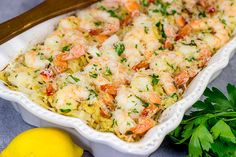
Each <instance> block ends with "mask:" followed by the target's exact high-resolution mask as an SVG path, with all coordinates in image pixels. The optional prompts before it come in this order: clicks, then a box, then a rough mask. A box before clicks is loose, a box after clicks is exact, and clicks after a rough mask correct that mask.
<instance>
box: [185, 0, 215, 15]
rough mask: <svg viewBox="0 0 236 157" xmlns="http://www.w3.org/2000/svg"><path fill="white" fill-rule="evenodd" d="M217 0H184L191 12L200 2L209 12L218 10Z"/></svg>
mask: <svg viewBox="0 0 236 157" xmlns="http://www.w3.org/2000/svg"><path fill="white" fill-rule="evenodd" d="M216 1H217V0H183V2H184V3H185V7H186V9H187V10H188V11H189V12H191V13H192V12H193V10H194V9H193V8H195V7H196V5H197V4H199V5H200V6H201V7H202V8H203V9H205V10H206V11H207V12H208V13H214V12H215V11H216V9H215V6H214V4H215V3H216Z"/></svg>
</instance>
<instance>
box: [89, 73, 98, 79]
mask: <svg viewBox="0 0 236 157" xmlns="http://www.w3.org/2000/svg"><path fill="white" fill-rule="evenodd" d="M89 76H90V77H92V78H97V77H98V74H96V73H90V74H89Z"/></svg>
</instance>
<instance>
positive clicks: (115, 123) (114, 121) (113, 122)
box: [111, 119, 118, 127]
mask: <svg viewBox="0 0 236 157" xmlns="http://www.w3.org/2000/svg"><path fill="white" fill-rule="evenodd" d="M115 125H116V126H118V124H117V121H116V120H115V119H113V120H112V125H111V126H112V127H114V126H115Z"/></svg>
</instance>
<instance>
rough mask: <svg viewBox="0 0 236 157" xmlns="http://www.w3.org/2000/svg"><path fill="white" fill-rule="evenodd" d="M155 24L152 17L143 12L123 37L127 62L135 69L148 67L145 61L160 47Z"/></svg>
mask: <svg viewBox="0 0 236 157" xmlns="http://www.w3.org/2000/svg"><path fill="white" fill-rule="evenodd" d="M153 26H154V24H153V22H152V20H151V18H149V17H148V16H145V15H143V14H141V15H140V16H139V17H137V18H136V19H135V20H134V26H133V27H132V29H131V30H130V31H129V32H127V33H126V35H125V37H124V39H123V43H124V45H125V51H124V56H125V58H127V64H128V65H129V66H130V67H133V69H135V70H138V69H140V68H143V67H144V68H145V67H147V65H146V64H145V61H147V60H148V59H149V58H150V56H152V54H153V52H154V51H155V50H156V49H158V48H159V47H160V43H159V42H158V40H157V39H158V38H157V36H156V34H155V32H154V27H153ZM137 32H139V33H137ZM144 60H145V61H144ZM142 61H144V62H142Z"/></svg>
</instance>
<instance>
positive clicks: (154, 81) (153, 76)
mask: <svg viewBox="0 0 236 157" xmlns="http://www.w3.org/2000/svg"><path fill="white" fill-rule="evenodd" d="M151 77H152V85H153V86H155V85H157V84H158V82H159V76H158V75H155V74H153V75H151Z"/></svg>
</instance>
